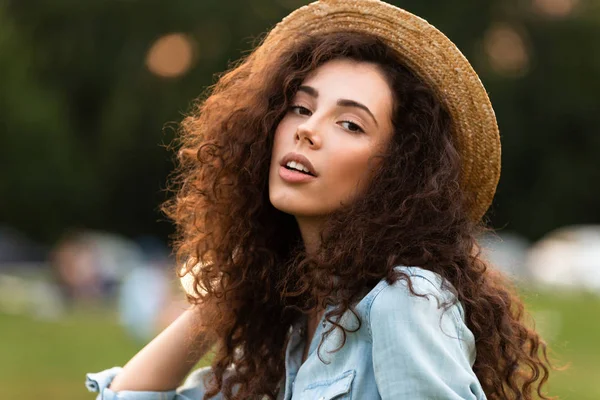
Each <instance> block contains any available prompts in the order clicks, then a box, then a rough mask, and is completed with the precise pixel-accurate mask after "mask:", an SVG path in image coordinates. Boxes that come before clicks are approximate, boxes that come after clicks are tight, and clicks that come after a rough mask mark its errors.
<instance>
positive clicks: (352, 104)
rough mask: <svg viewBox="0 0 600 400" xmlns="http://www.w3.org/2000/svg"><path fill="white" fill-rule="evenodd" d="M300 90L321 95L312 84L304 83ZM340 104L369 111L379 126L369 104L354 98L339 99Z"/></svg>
mask: <svg viewBox="0 0 600 400" xmlns="http://www.w3.org/2000/svg"><path fill="white" fill-rule="evenodd" d="M298 91H299V92H304V93H306V94H308V95H309V96H312V97H314V98H317V97H319V92H318V91H317V89H315V88H314V87H312V86H306V85H302V86H300V87H299V88H298ZM336 104H337V105H338V106H340V107H356V108H360V109H361V110H365V111H366V112H367V114H369V115H370V116H371V118H372V119H373V121H374V122H375V125H376V126H377V127H379V124H378V123H377V119H376V118H375V116H374V115H373V113H372V112H371V110H369V108H368V107H367V106H365V105H364V104H362V103H359V102H357V101H354V100H350V99H338V101H337V103H336Z"/></svg>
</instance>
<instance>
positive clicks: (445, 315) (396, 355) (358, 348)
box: [86, 266, 486, 400]
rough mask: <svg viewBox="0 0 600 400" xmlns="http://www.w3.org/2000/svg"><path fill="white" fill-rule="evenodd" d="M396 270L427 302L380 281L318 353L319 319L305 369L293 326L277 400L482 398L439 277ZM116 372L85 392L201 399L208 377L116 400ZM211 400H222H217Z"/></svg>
mask: <svg viewBox="0 0 600 400" xmlns="http://www.w3.org/2000/svg"><path fill="white" fill-rule="evenodd" d="M396 269H397V270H401V271H402V272H404V273H406V274H407V275H409V276H410V278H411V282H412V285H413V290H414V291H415V292H416V293H419V294H424V295H426V297H419V296H414V295H411V294H410V292H409V290H408V287H407V283H406V281H404V280H399V281H397V282H396V283H394V284H393V285H390V284H388V283H387V281H385V280H382V281H380V282H379V283H378V284H377V285H376V286H375V287H374V288H373V289H372V290H371V291H370V292H369V293H367V294H366V295H365V296H364V297H363V298H362V300H360V302H359V303H358V304H357V305H356V307H355V311H356V313H357V314H358V316H359V317H360V319H361V321H362V323H361V326H360V329H358V330H357V331H356V332H348V333H347V334H346V342H345V344H344V345H343V347H342V348H341V349H339V350H337V351H335V352H332V350H335V349H338V348H339V347H340V344H341V340H342V334H341V332H340V330H339V329H335V330H334V331H333V332H332V333H331V334H330V335H329V336H327V337H326V338H325V339H324V340H323V343H322V344H321V347H320V349H319V342H320V340H321V334H322V332H323V331H324V330H326V329H327V328H328V324H329V323H328V322H327V321H325V319H324V318H322V319H321V322H320V323H319V325H318V326H317V329H316V331H315V334H314V336H313V339H312V340H311V343H310V347H309V353H308V357H307V358H306V360H305V362H304V363H302V353H303V349H304V343H305V339H304V336H305V335H304V331H305V329H306V319H305V318H304V319H301V320H298V321H297V322H296V323H295V324H294V325H293V326H292V327H290V340H289V341H288V345H287V348H286V353H285V377H283V380H282V385H281V389H280V391H279V394H278V400H328V399H336V400H348V399H368V400H371V399H374V400H375V399H384V400H392V399H394V400H399V399H406V400H409V399H410V400H433V399H439V400H442V399H443V400H446V399H448V400H450V399H472V400H482V399H486V396H485V394H484V392H483V389H482V387H481V384H480V382H479V381H478V379H477V377H476V376H475V373H474V372H473V369H472V366H473V363H474V362H475V354H476V353H475V341H474V337H473V333H472V332H471V331H470V330H469V329H468V328H467V326H466V325H465V322H464V321H465V320H464V311H463V308H462V305H461V304H460V302H457V303H456V304H454V305H453V306H451V307H450V308H449V309H448V310H447V311H446V312H443V309H441V308H439V307H438V301H436V299H438V300H439V302H440V303H441V302H444V301H447V300H450V299H452V298H453V295H452V294H451V292H450V291H449V290H447V289H444V288H442V278H441V276H440V275H438V274H436V273H433V272H431V271H428V270H425V269H422V268H419V267H404V266H400V267H396ZM339 323H340V324H341V325H343V326H345V327H346V328H348V329H350V330H354V329H356V328H357V327H358V322H357V321H356V318H355V316H354V314H352V313H351V312H346V313H345V314H344V315H343V316H342V318H341V320H340V322H339ZM317 351H318V352H319V354H317ZM319 355H320V358H319ZM120 370H121V368H120V367H114V368H111V369H108V370H104V371H102V372H99V373H90V374H87V380H86V385H87V387H88V389H89V390H90V391H94V392H99V393H100V394H99V395H98V397H97V399H103V400H114V399H119V400H160V399H164V400H192V399H194V400H196V399H197V400H200V399H202V397H203V396H204V391H205V386H204V378H205V377H208V378H209V377H210V376H209V375H210V374H211V369H210V367H205V368H201V369H198V370H196V371H194V372H192V374H190V375H189V377H188V378H187V379H186V381H185V383H184V384H183V385H182V386H181V387H179V388H177V389H175V390H171V391H165V392H143V391H120V392H116V393H115V392H113V391H112V390H110V388H109V385H110V382H111V381H112V379H113V378H114V377H115V376H116V375H117V374H118V373H119V371H120ZM214 399H216V400H222V399H223V397H222V396H221V394H218V395H217V396H215V397H214Z"/></svg>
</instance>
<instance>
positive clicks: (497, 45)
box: [484, 24, 530, 76]
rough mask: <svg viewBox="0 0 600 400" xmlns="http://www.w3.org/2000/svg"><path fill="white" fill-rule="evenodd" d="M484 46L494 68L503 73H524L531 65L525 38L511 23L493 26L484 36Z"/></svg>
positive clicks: (518, 74)
mask: <svg viewBox="0 0 600 400" xmlns="http://www.w3.org/2000/svg"><path fill="white" fill-rule="evenodd" d="M484 47H485V52H486V54H487V57H488V60H489V63H490V65H491V66H492V68H493V69H494V70H495V71H496V72H498V73H500V74H502V75H517V76H520V75H523V74H524V73H525V72H526V71H527V69H528V66H529V58H530V57H529V52H528V50H527V46H526V44H525V40H524V39H523V37H522V35H521V34H520V33H519V32H517V30H516V29H515V28H513V27H511V26H509V25H504V24H497V25H494V26H492V27H491V28H490V29H489V30H488V31H487V33H486V35H485V38H484Z"/></svg>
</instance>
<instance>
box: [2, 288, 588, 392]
mask: <svg viewBox="0 0 600 400" xmlns="http://www.w3.org/2000/svg"><path fill="white" fill-rule="evenodd" d="M524 297H525V299H526V301H527V303H528V305H529V306H530V310H531V312H532V314H533V316H534V317H535V319H536V324H537V327H538V329H539V330H540V332H542V334H543V336H544V337H545V338H546V340H547V341H548V342H549V344H550V346H551V347H552V349H553V353H552V354H551V356H552V358H553V359H557V361H558V364H559V365H564V364H566V363H569V362H570V363H571V366H570V367H569V368H568V369H567V370H566V371H565V372H554V373H553V376H552V379H551V384H550V386H549V389H550V393H551V394H552V395H558V396H559V397H560V398H561V399H573V400H592V399H600V379H598V377H600V340H598V339H599V338H600V318H598V316H600V297H599V296H597V295H591V294H585V293H571V294H566V293H561V294H552V293H550V292H533V291H531V290H529V291H526V292H524ZM142 346H143V344H140V343H136V342H134V341H133V340H132V339H131V338H129V337H128V336H127V335H126V334H125V333H124V331H123V330H122V329H121V328H120V327H119V326H118V324H117V322H116V316H115V314H114V313H112V312H108V311H105V310H98V309H86V310H78V311H76V312H74V313H72V314H71V315H70V316H69V317H67V318H65V319H63V320H60V321H37V320H34V319H31V318H30V317H25V316H13V315H5V314H0V399H8V398H15V399H21V400H30V399H31V400H34V399H36V400H37V399H42V398H43V399H57V400H58V399H60V400H71V399H73V400H75V399H77V400H79V399H86V398H88V399H92V398H94V395H92V394H88V392H87V389H86V388H85V386H84V380H85V373H86V372H97V371H100V370H102V369H105V368H110V367H112V366H116V365H123V364H124V363H125V362H126V361H127V360H128V359H129V358H131V356H132V355H133V354H135V353H136V352H137V350H139V349H140V348H141V347H142Z"/></svg>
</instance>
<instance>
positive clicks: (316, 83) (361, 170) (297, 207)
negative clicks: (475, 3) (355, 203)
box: [269, 59, 393, 217]
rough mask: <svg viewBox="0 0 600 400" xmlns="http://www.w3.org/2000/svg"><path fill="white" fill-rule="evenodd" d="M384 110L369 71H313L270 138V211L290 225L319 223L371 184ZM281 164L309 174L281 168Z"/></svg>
mask: <svg viewBox="0 0 600 400" xmlns="http://www.w3.org/2000/svg"><path fill="white" fill-rule="evenodd" d="M392 104H393V100H392V92H391V89H390V88H389V86H388V84H387V82H386V80H385V78H384V75H383V73H382V72H380V70H379V69H378V67H377V66H376V65H375V64H372V63H365V62H357V61H352V60H347V59H339V60H333V61H329V62H327V63H325V64H323V65H321V66H320V67H319V68H317V69H316V70H315V71H313V73H312V74H311V75H309V76H308V77H307V78H306V79H305V80H304V81H303V82H302V84H301V86H300V88H299V89H298V91H297V93H296V94H295V97H294V98H293V99H292V102H291V107H290V109H289V110H288V111H287V112H286V115H285V116H284V117H283V119H282V120H281V122H280V123H279V125H277V128H276V131H275V141H274V145H273V153H272V157H271V165H270V170H269V198H270V201H271V203H272V204H273V206H274V207H275V208H277V209H278V210H281V211H283V212H285V213H288V214H291V215H294V216H296V217H322V216H325V215H328V214H330V213H332V212H333V211H335V210H336V209H337V208H339V207H340V205H342V204H347V203H348V202H350V201H352V199H353V198H354V197H355V196H356V195H357V194H358V193H360V191H361V190H362V189H363V188H364V187H365V184H366V183H368V181H369V179H370V177H371V174H370V169H369V168H370V163H369V159H370V157H372V156H374V155H375V154H376V153H377V152H379V151H381V150H382V149H383V148H385V146H387V144H388V142H389V140H390V138H391V135H392V122H391V117H392ZM290 153H295V156H294V155H293V154H292V155H290ZM298 155H300V156H304V157H305V159H303V160H298V158H299V157H298ZM286 157H288V158H289V159H291V160H296V161H295V162H298V161H299V162H300V163H301V164H302V166H296V168H302V167H306V168H307V169H311V170H312V174H311V175H307V174H305V173H302V172H297V171H291V170H290V169H288V168H290V167H289V166H288V167H287V168H286V164H288V161H287V160H288V158H286ZM282 163H283V165H282ZM373 164H375V163H373ZM375 165H376V164H375ZM373 166H374V165H373ZM291 168H293V164H292V167H291Z"/></svg>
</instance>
